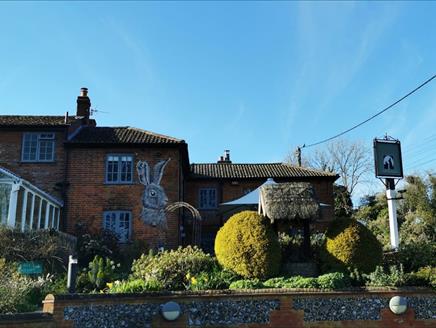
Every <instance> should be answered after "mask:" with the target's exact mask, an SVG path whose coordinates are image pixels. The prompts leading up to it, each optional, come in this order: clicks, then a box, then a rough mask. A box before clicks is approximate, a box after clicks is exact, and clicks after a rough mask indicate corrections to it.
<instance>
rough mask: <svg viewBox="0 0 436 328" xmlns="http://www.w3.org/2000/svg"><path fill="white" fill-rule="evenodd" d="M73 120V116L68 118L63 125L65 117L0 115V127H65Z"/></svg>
mask: <svg viewBox="0 0 436 328" xmlns="http://www.w3.org/2000/svg"><path fill="white" fill-rule="evenodd" d="M74 120H75V117H74V116H68V119H67V123H66V124H65V116H33V115H0V127H5V126H8V127H13V126H16V127H19V126H65V125H68V124H70V123H72V122H73V121H74Z"/></svg>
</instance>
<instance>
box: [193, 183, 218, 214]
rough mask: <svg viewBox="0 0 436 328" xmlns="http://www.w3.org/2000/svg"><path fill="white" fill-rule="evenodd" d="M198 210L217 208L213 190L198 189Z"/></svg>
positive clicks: (214, 190)
mask: <svg viewBox="0 0 436 328" xmlns="http://www.w3.org/2000/svg"><path fill="white" fill-rule="evenodd" d="M199 192H200V195H199V196H200V197H199V199H200V202H199V206H198V207H199V208H200V209H215V208H217V195H216V189H215V188H201V189H200V191H199Z"/></svg>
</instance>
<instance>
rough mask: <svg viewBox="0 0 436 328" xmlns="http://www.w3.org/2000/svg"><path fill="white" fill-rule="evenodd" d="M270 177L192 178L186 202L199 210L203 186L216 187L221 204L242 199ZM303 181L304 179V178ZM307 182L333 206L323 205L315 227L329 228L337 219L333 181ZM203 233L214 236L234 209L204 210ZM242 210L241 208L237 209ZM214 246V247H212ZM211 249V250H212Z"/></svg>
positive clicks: (322, 199) (324, 201)
mask: <svg viewBox="0 0 436 328" xmlns="http://www.w3.org/2000/svg"><path fill="white" fill-rule="evenodd" d="M265 181H266V179H244V180H236V179H235V180H221V181H219V180H218V179H192V180H189V181H187V183H186V186H185V191H186V193H185V201H186V202H188V203H190V204H191V205H193V206H194V207H196V208H198V209H199V205H200V204H199V190H200V189H201V188H216V189H217V198H218V199H217V203H218V204H220V203H225V202H229V201H232V200H235V199H238V198H240V197H242V196H243V195H245V194H246V192H247V191H248V190H254V189H256V188H258V187H259V186H260V185H262V184H263V183H264V182H265ZM292 181H293V180H292V179H276V182H292ZM300 181H301V180H300ZM303 181H305V182H310V183H312V185H313V187H314V189H315V192H316V195H317V197H318V198H319V201H320V202H321V203H325V204H329V205H332V207H330V208H323V209H322V211H321V219H320V220H319V223H317V224H315V229H317V230H323V229H325V227H326V225H327V223H328V222H330V221H331V220H332V219H333V205H334V201H333V182H332V181H331V180H329V179H307V180H303ZM199 211H200V214H201V216H202V218H203V221H202V228H201V229H202V235H203V236H206V235H214V234H216V232H217V231H218V229H219V227H221V226H222V225H223V223H224V222H225V221H226V220H227V219H228V218H229V217H230V216H231V215H232V214H234V212H232V211H224V212H219V211H218V208H217V209H215V210H201V209H199ZM237 211H240V210H237ZM190 229H191V227H190V225H188V226H186V227H185V230H186V233H187V240H189V239H190ZM209 248H210V247H209ZM209 250H211V249H209Z"/></svg>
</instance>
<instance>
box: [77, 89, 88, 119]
mask: <svg viewBox="0 0 436 328" xmlns="http://www.w3.org/2000/svg"><path fill="white" fill-rule="evenodd" d="M90 112H91V100H90V99H89V97H88V88H81V89H80V96H78V97H77V113H76V116H77V117H83V118H85V119H89V115H90Z"/></svg>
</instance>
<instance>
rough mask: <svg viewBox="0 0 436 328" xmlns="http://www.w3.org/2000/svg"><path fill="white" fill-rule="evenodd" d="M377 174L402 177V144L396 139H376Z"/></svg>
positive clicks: (378, 176)
mask: <svg viewBox="0 0 436 328" xmlns="http://www.w3.org/2000/svg"><path fill="white" fill-rule="evenodd" d="M374 162H375V176H376V177H377V178H402V177H403V162H402V158H401V144H400V141H399V140H395V139H374Z"/></svg>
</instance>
